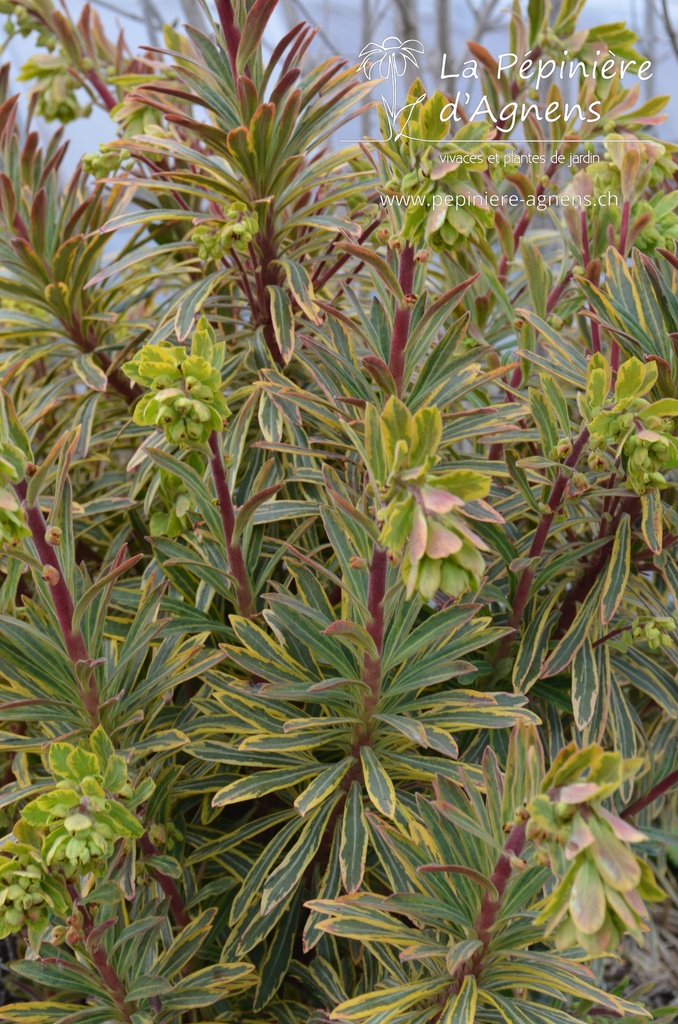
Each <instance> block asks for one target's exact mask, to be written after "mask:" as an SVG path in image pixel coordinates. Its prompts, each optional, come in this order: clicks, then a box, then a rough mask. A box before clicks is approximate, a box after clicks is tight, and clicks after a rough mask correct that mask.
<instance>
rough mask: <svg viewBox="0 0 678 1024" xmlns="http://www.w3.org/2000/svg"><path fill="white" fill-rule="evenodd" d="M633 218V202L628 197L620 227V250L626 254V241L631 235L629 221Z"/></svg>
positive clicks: (625, 201)
mask: <svg viewBox="0 0 678 1024" xmlns="http://www.w3.org/2000/svg"><path fill="white" fill-rule="evenodd" d="M630 219H631V203H630V202H629V200H628V199H625V200H624V206H623V208H622V220H621V227H620V229H619V251H620V253H621V254H622V256H624V255H625V254H626V242H627V240H628V236H629V221H630Z"/></svg>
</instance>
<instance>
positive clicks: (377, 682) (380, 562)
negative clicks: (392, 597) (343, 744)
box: [363, 544, 388, 716]
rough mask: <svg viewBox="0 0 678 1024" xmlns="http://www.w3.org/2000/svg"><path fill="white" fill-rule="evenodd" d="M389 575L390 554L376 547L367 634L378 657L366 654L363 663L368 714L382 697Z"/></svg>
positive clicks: (373, 553)
mask: <svg viewBox="0 0 678 1024" xmlns="http://www.w3.org/2000/svg"><path fill="white" fill-rule="evenodd" d="M387 574H388V553H387V552H386V551H385V550H384V548H380V547H379V546H378V545H377V544H375V545H374V550H373V552H372V562H371V564H370V581H369V587H368V596H367V610H368V613H369V619H368V622H367V632H368V633H369V634H370V636H371V637H372V639H373V640H374V644H375V647H376V648H377V652H378V653H377V656H376V657H372V656H371V655H370V654H366V655H365V658H364V661H363V681H364V682H366V683H367V685H368V686H369V688H370V692H369V695H368V696H367V697H366V700H365V704H364V708H365V712H366V714H367V715H368V716H369V714H370V713H371V712H372V711H374V709H375V708H376V706H377V703H378V701H379V697H380V695H381V656H382V653H383V649H384V597H385V596H386V577H387Z"/></svg>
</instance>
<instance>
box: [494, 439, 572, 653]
mask: <svg viewBox="0 0 678 1024" xmlns="http://www.w3.org/2000/svg"><path fill="white" fill-rule="evenodd" d="M588 437H589V431H588V427H584V428H583V430H582V432H581V433H580V435H579V437H578V438H577V440H576V441H575V442H574V444H573V445H572V451H571V452H570V454H569V455H568V457H567V459H566V460H565V464H564V466H566V467H567V468H568V469H572V468H573V467H574V466H576V465H577V462H578V460H579V456H580V455H581V453H582V450H583V448H584V445H585V444H586V442H587V441H588ZM567 479H568V474H567V473H565V472H564V470H563V469H561V470H559V471H558V476H557V477H556V479H555V481H554V483H553V487H552V488H551V494H550V497H549V499H548V502H547V505H548V507H549V509H550V512H549V513H548V514H547V515H545V516H543V517H542V518H541V519H540V521H539V525H538V526H537V529H536V530H535V533H534V537H533V538H532V544H531V545H530V550H529V552H528V556H527V557H528V558H537V557H538V556H539V555H541V553H542V551H543V550H544V545H545V544H546V540H547V538H548V535H549V531H550V529H551V524H552V523H553V518H554V516H555V514H556V512H557V511H558V508H559V507H560V503H561V501H562V499H563V493H564V491H565V484H566V483H567ZM534 573H535V570H534V568H533V567H532V566H531V565H528V566H526V567H525V568H524V569H523V571H522V572H521V574H520V579H519V580H518V587H517V588H516V595H515V598H514V600H513V610H512V611H511V615H510V617H509V620H508V625H509V626H511V627H513V629H516V628H517V627H518V626H519V625H520V621H521V619H522V617H523V612H524V611H525V605H526V604H527V599H528V597H529V594H530V587H531V586H532V580H533V579H534ZM507 640H508V641H509V642H510V640H509V638H508V637H506V638H505V641H507ZM502 653H506V652H505V650H504V651H503V652H502Z"/></svg>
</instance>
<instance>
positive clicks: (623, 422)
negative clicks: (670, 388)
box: [578, 353, 678, 494]
mask: <svg viewBox="0 0 678 1024" xmlns="http://www.w3.org/2000/svg"><path fill="white" fill-rule="evenodd" d="M657 376H658V374H657V364H656V363H655V362H653V361H651V362H648V363H642V362H641V361H640V359H636V357H635V356H633V357H632V358H631V359H627V360H626V361H625V362H623V363H622V364H621V366H620V367H619V370H618V372H617V378H616V382H615V386H614V389H613V392H612V394H610V390H611V385H612V371H611V367H610V364H609V363H608V361H607V360H606V359H605V357H604V356H602V355H601V354H600V353H597V354H596V355H594V356H593V357H592V358H591V359H590V360H589V365H588V369H587V387H586V392H585V394H580V395H579V396H578V400H579V408H580V411H581V413H582V416H583V417H584V419H585V420H586V421H587V423H588V428H589V433H590V435H591V454H590V456H589V464H590V465H591V467H592V468H598V467H601V466H604V465H605V456H604V454H603V453H604V451H605V449H606V448H607V447H608V446H610V445H614V448H615V458H618V459H619V460H620V462H621V466H622V468H623V470H624V472H625V473H626V486H627V487H628V488H629V489H631V490H634V491H635V492H636V494H645V492H646V491H648V490H653V489H654V488H655V487H666V477H665V476H664V473H665V471H666V470H669V469H673V468H675V467H676V466H678V442H677V441H676V439H675V438H674V437H673V435H672V433H671V431H672V429H673V417H675V416H678V399H676V398H660V399H659V400H658V401H656V402H650V401H648V400H647V399H646V398H645V397H644V396H645V395H647V394H648V393H649V392H650V391H651V389H652V388H653V387H654V385H655V383H656V381H657Z"/></svg>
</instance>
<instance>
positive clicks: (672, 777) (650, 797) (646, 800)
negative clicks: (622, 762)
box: [621, 768, 678, 818]
mask: <svg viewBox="0 0 678 1024" xmlns="http://www.w3.org/2000/svg"><path fill="white" fill-rule="evenodd" d="M677 785H678V768H676V770H675V771H673V772H670V773H669V774H668V775H667V776H665V778H663V779H662V780H661V782H657V783H656V785H654V786H653V787H652V789H651V790H650V792H649V793H646V794H645V796H639V797H638V799H637V800H634V801H633V803H632V804H629V806H628V807H627V808H626V810H624V811H622V812H621V817H622V818H630V817H632V815H634V814H639V813H640V812H641V811H644V810H645V808H646V807H649V806H650V804H653V803H654V802H655V800H658V799H659V797H660V796H663V795H664V793H668V791H669V790H670V789H673V787H674V786H677Z"/></svg>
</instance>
